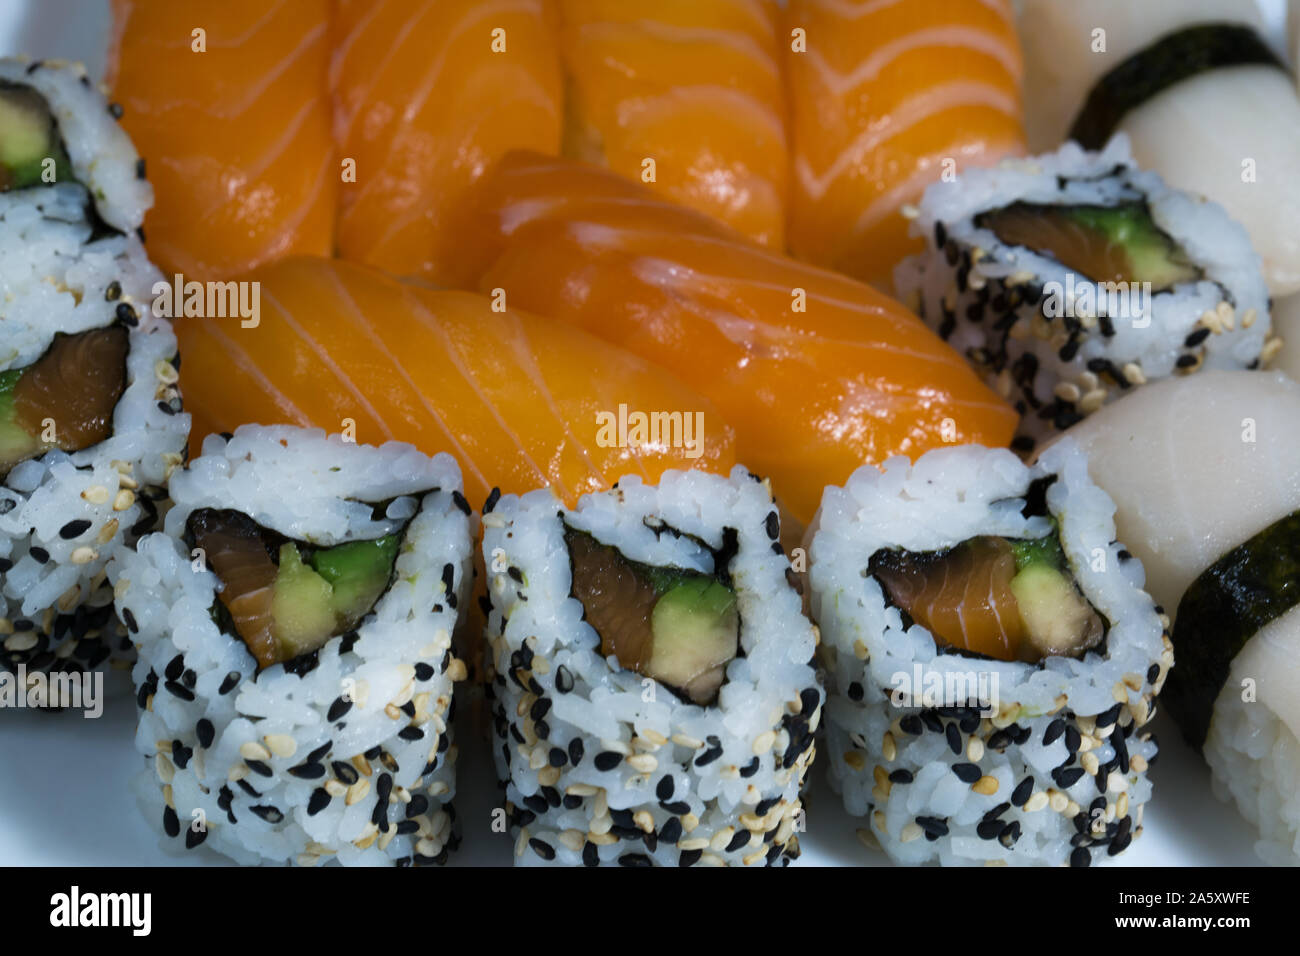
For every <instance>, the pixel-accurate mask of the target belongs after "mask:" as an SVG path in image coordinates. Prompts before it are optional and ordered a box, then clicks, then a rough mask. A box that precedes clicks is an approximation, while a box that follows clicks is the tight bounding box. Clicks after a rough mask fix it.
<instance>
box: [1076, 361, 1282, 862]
mask: <svg viewBox="0 0 1300 956" xmlns="http://www.w3.org/2000/svg"><path fill="white" fill-rule="evenodd" d="M1297 420H1300V385H1297V384H1296V383H1295V382H1294V381H1293V380H1291V379H1288V378H1286V377H1285V376H1283V375H1281V374H1279V373H1272V374H1260V373H1245V372H1212V373H1209V374H1207V375H1204V376H1196V377H1194V378H1191V379H1185V380H1180V381H1170V382H1162V383H1160V384H1159V385H1156V386H1153V387H1152V388H1150V389H1144V390H1142V391H1141V392H1138V393H1136V394H1135V395H1132V396H1130V397H1129V398H1126V399H1124V401H1122V402H1117V403H1116V404H1115V405H1113V406H1111V407H1108V408H1106V409H1104V410H1103V411H1102V412H1101V413H1099V414H1098V415H1095V416H1093V417H1092V418H1090V419H1088V421H1086V422H1083V423H1082V424H1080V425H1078V426H1076V427H1075V428H1074V429H1072V430H1071V432H1070V433H1069V435H1070V439H1071V440H1073V441H1077V442H1079V443H1080V444H1081V445H1083V446H1085V447H1086V448H1087V449H1088V451H1089V461H1090V463H1091V466H1092V467H1093V469H1094V474H1095V476H1096V478H1097V480H1098V481H1099V482H1101V483H1103V484H1104V486H1105V488H1106V490H1107V491H1108V492H1109V493H1110V495H1111V496H1112V497H1113V498H1114V500H1115V502H1116V505H1117V506H1118V512H1117V521H1118V523H1119V526H1120V530H1121V533H1122V537H1123V538H1124V541H1125V542H1126V543H1127V546H1128V547H1129V548H1130V549H1131V550H1132V552H1133V554H1135V555H1136V556H1138V557H1139V558H1140V559H1141V560H1142V562H1143V563H1144V564H1145V565H1146V567H1147V569H1148V572H1149V575H1150V587H1151V593H1152V594H1153V595H1154V596H1155V598H1156V600H1158V601H1160V602H1161V603H1162V604H1163V605H1164V606H1165V607H1167V608H1169V609H1170V610H1171V611H1173V617H1174V626H1173V643H1174V652H1175V654H1176V655H1177V657H1178V666H1177V668H1175V670H1174V672H1173V674H1172V675H1170V678H1169V684H1168V687H1167V688H1166V690H1165V694H1164V696H1163V697H1162V700H1163V701H1165V702H1166V703H1167V704H1168V708H1167V710H1168V712H1169V714H1170V715H1172V716H1173V718H1174V719H1175V720H1176V721H1177V723H1178V725H1179V727H1180V729H1181V730H1182V732H1183V736H1184V737H1185V738H1186V739H1187V741H1188V743H1189V744H1191V745H1192V746H1193V747H1194V748H1195V749H1197V750H1199V751H1200V752H1201V753H1202V754H1203V755H1204V757H1205V761H1206V763H1207V764H1208V765H1209V768H1210V772H1211V776H1212V780H1213V785H1214V791H1215V793H1216V794H1217V795H1218V796H1219V798H1220V799H1222V800H1224V801H1225V802H1232V803H1235V804H1236V805H1237V807H1238V809H1239V810H1240V811H1241V813H1242V816H1244V817H1245V818H1246V819H1247V820H1249V821H1250V822H1251V823H1252V824H1254V825H1255V826H1256V827H1257V828H1258V830H1259V835H1260V839H1259V841H1258V842H1257V843H1256V845H1255V849H1256V852H1257V853H1258V854H1259V855H1260V856H1261V857H1262V858H1263V859H1264V860H1266V861H1268V862H1271V863H1275V864H1285V865H1290V866H1295V865H1296V864H1297V863H1300V744H1297V740H1298V739H1300V694H1297V692H1296V686H1297V682H1300V670H1298V668H1300V566H1298V563H1300V562H1298V556H1300V445H1298V444H1297V443H1296V441H1295V435H1296V431H1295V423H1296V421H1297ZM1135 449H1137V450H1139V454H1136V455H1135V454H1133V452H1134V450H1135ZM1170 489H1176V493H1174V494H1171V493H1170Z"/></svg>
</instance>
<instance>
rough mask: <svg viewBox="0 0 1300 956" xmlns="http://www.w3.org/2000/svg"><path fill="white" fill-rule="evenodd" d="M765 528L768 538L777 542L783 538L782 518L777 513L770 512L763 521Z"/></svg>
mask: <svg viewBox="0 0 1300 956" xmlns="http://www.w3.org/2000/svg"><path fill="white" fill-rule="evenodd" d="M763 528H764V529H765V530H766V531H767V536H768V537H769V538H771V539H772V540H773V541H775V540H776V539H777V538H779V537H780V536H781V518H780V516H778V515H777V513H776V512H775V511H769V512H768V513H767V517H766V518H765V519H764V520H763Z"/></svg>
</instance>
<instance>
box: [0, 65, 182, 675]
mask: <svg viewBox="0 0 1300 956" xmlns="http://www.w3.org/2000/svg"><path fill="white" fill-rule="evenodd" d="M152 197H153V194H152V190H151V189H150V187H149V184H148V183H147V182H146V181H145V179H144V176H143V165H142V163H141V160H140V159H139V156H138V155H137V154H136V152H135V149H134V148H133V147H132V146H131V143H130V140H129V139H128V138H127V136H126V134H125V133H124V132H123V131H122V130H121V128H120V127H119V126H118V124H117V121H116V119H115V116H114V112H113V111H111V110H110V107H109V104H108V103H107V101H106V100H105V99H104V97H103V96H102V95H101V94H100V93H99V91H98V90H97V89H95V88H94V87H93V86H92V85H91V84H90V82H89V80H88V78H87V77H86V75H85V72H84V70H82V69H81V68H80V67H73V66H66V65H60V64H47V63H41V62H39V61H38V62H31V63H28V62H24V61H18V60H12V59H4V60H0V288H3V289H4V294H3V296H0V671H8V672H11V673H15V674H20V673H24V672H26V673H33V672H36V671H46V670H49V671H58V670H64V671H71V672H76V671H80V670H82V669H84V668H87V667H93V666H95V665H98V664H99V663H101V662H102V661H104V660H105V659H106V658H107V657H108V656H109V655H110V653H113V652H114V651H116V650H120V649H121V641H122V637H123V635H122V633H121V631H120V628H119V627H118V626H117V622H116V621H115V619H114V617H113V610H112V600H113V595H112V590H111V588H109V587H107V586H106V585H105V580H106V579H105V567H106V565H107V563H108V561H109V560H110V559H111V558H112V557H113V556H114V555H115V554H117V553H118V552H119V551H121V550H122V549H123V548H125V547H128V546H129V545H131V544H132V543H134V542H135V540H136V539H137V538H139V536H140V535H142V534H144V533H147V532H148V531H151V530H152V529H153V528H154V527H155V526H156V524H157V520H158V516H159V512H160V510H162V509H163V508H164V507H165V499H166V484H167V478H168V476H169V475H170V474H171V472H172V471H173V469H175V468H176V467H178V466H179V465H180V464H181V463H182V460H183V455H184V449H185V443H186V439H187V437H188V433H189V416H188V415H186V414H185V413H184V412H183V411H182V404H181V396H180V391H179V388H178V369H179V367H180V361H179V359H178V357H177V351H176V338H175V336H174V334H173V332H172V329H171V325H170V322H169V321H168V320H167V319H165V318H158V317H155V316H154V315H153V314H152V310H151V309H150V308H149V302H150V295H151V288H152V286H153V284H154V282H155V281H156V280H157V279H158V278H159V275H158V273H157V271H156V270H155V269H154V267H153V266H152V265H151V264H150V263H149V261H148V258H147V257H146V255H145V250H144V246H143V244H142V242H141V238H140V236H139V235H138V234H137V231H138V229H139V227H140V224H141V222H142V221H143V217H144V213H145V210H146V209H147V208H148V207H149V205H150V204H151V202H152Z"/></svg>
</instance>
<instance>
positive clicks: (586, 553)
mask: <svg viewBox="0 0 1300 956" xmlns="http://www.w3.org/2000/svg"><path fill="white" fill-rule="evenodd" d="M483 525H484V537H483V557H484V562H485V564H486V566H487V569H488V596H489V600H490V602H491V610H490V614H489V619H488V624H487V632H486V641H487V648H488V664H489V667H488V670H489V673H490V675H491V676H490V683H489V696H490V698H491V701H492V710H493V722H494V727H495V733H496V747H495V748H494V750H495V759H496V765H497V769H498V771H499V773H500V776H501V779H502V781H503V782H504V786H505V798H506V805H505V810H506V814H507V817H508V819H509V822H510V826H511V829H512V831H513V833H514V835H515V837H516V845H515V855H516V862H517V863H518V864H522V865H541V864H547V863H550V864H556V865H579V864H582V865H586V866H598V865H615V864H619V865H623V866H656V865H658V866H691V865H694V864H697V863H698V864H702V865H745V866H750V865H756V864H757V865H761V864H769V865H771V864H780V863H784V862H785V861H787V860H789V859H790V858H793V857H795V856H797V855H798V836H797V834H798V832H799V831H800V830H802V828H803V815H802V803H801V801H800V785H801V782H802V781H803V778H804V774H805V772H806V771H807V768H808V766H809V764H810V763H811V762H812V759H813V756H814V753H815V748H814V745H813V735H814V733H815V731H816V730H817V726H818V722H819V718H820V716H821V703H822V693H821V690H820V688H819V685H818V682H817V679H816V676H815V674H814V671H813V668H812V666H811V663H810V662H811V660H812V656H813V651H814V646H815V643H816V635H815V630H814V629H813V627H812V625H811V624H809V622H808V620H807V618H806V617H804V615H803V613H802V610H801V603H800V597H799V595H798V593H796V591H795V588H794V586H793V584H792V582H793V580H794V578H793V572H792V571H791V569H790V564H789V561H788V560H787V559H786V557H785V554H784V552H783V551H782V549H781V547H780V545H779V544H777V540H778V538H779V535H780V521H779V518H778V515H777V511H776V509H775V508H774V506H773V503H772V496H771V490H770V488H769V487H768V484H767V483H766V482H761V483H760V482H759V481H758V480H757V479H755V478H753V476H751V475H750V474H749V473H748V472H746V471H745V469H743V468H741V467H739V466H737V467H736V468H735V469H733V470H732V472H731V475H730V477H729V478H723V477H721V476H717V475H708V474H704V473H702V472H697V471H691V472H673V471H670V472H667V473H665V474H664V476H663V478H662V481H661V482H660V484H659V485H658V487H654V486H651V485H647V484H643V483H642V482H641V481H640V480H639V479H636V478H629V479H625V480H624V481H623V482H621V483H620V484H619V486H618V487H617V488H615V489H613V490H611V491H608V492H604V493H600V494H590V495H586V496H584V497H583V498H582V499H581V500H580V501H579V502H578V505H577V507H576V508H572V509H570V508H565V507H563V506H562V505H561V504H560V502H559V501H558V500H557V499H556V498H555V497H554V495H553V494H552V493H551V492H550V491H549V490H540V491H533V492H530V493H528V494H526V495H523V496H521V497H516V496H513V495H505V496H501V497H500V498H499V499H495V498H493V499H489V501H488V507H487V508H486V513H485V514H484V517H483Z"/></svg>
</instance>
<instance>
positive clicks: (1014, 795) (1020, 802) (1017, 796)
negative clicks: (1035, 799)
mask: <svg viewBox="0 0 1300 956" xmlns="http://www.w3.org/2000/svg"><path fill="white" fill-rule="evenodd" d="M1033 795H1034V778H1033V777H1026V778H1025V779H1024V780H1021V781H1020V783H1018V784H1017V785H1016V789H1015V790H1012V791H1011V802H1012V804H1014V805H1015V806H1017V807H1023V806H1024V805H1025V804H1026V803H1028V802H1029V798H1030V797H1032V796H1033Z"/></svg>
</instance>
